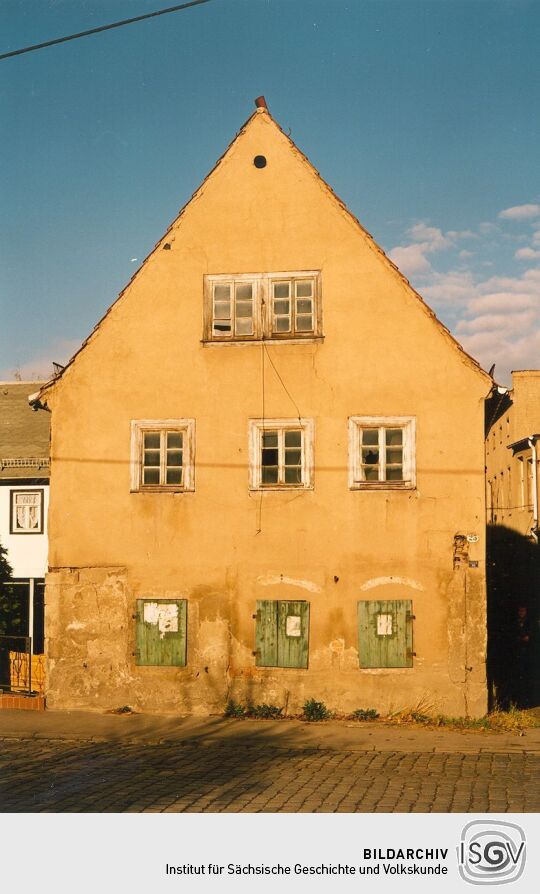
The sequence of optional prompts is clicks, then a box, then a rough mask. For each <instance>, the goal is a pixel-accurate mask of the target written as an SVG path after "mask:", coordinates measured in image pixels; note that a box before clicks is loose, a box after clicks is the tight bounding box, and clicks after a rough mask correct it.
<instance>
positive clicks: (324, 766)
mask: <svg viewBox="0 0 540 894" xmlns="http://www.w3.org/2000/svg"><path fill="white" fill-rule="evenodd" d="M0 811H2V812H22V811H28V812H36V811H37V812H42V811H54V812H59V811H84V812H88V811H90V812H102V811H106V812H115V813H116V812H125V811H127V812H162V811H163V812H226V811H234V812H237V811H245V812H319V811H322V812H346V813H354V812H362V813H364V812H460V813H461V812H469V811H473V812H488V811H489V812H496V813H504V812H507V811H511V812H540V754H538V753H527V752H518V753H500V752H498V753H487V752H485V751H481V752H478V753H476V754H475V753H462V754H460V753H459V752H456V751H452V752H451V753H444V752H442V753H439V752H438V753H433V752H420V751H417V752H413V753H406V752H403V751H400V752H396V751H383V752H378V751H353V750H346V749H339V750H337V749H336V748H325V747H320V746H319V747H317V748H301V747H294V748H286V747H283V746H282V745H281V744H280V745H278V746H276V745H274V744H272V743H271V742H267V743H266V744H264V742H263V741H262V740H261V739H259V740H258V741H257V742H256V743H255V744H246V743H242V742H234V743H233V742H231V741H226V740H225V741H216V742H212V741H210V742H205V743H201V742H194V741H189V740H187V741H183V742H175V743H172V744H171V743H161V744H158V743H155V744H151V743H141V742H118V741H114V742H112V741H107V742H89V741H81V742H73V741H71V742H66V741H59V740H50V739H42V740H39V739H24V740H23V739H15V738H5V739H2V740H0Z"/></svg>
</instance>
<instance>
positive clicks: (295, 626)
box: [286, 615, 302, 636]
mask: <svg viewBox="0 0 540 894" xmlns="http://www.w3.org/2000/svg"><path fill="white" fill-rule="evenodd" d="M286 630H287V636H301V635H302V626H301V623H300V615H287V628H286Z"/></svg>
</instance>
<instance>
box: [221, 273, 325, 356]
mask: <svg viewBox="0 0 540 894" xmlns="http://www.w3.org/2000/svg"><path fill="white" fill-rule="evenodd" d="M320 334H321V300H320V273H319V272H318V271H311V270H310V271H303V272H299V273H253V274H250V273H243V274H238V275H236V276H227V275H216V276H214V275H209V276H206V277H205V334H204V337H205V340H206V341H220V342H221V341H246V340H247V341H249V340H261V339H291V338H295V339H296V338H309V337H311V338H313V337H315V336H319V335H320Z"/></svg>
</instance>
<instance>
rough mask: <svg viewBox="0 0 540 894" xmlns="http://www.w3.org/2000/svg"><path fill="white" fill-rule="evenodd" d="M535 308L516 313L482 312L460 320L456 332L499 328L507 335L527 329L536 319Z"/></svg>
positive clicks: (489, 330)
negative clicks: (471, 317)
mask: <svg viewBox="0 0 540 894" xmlns="http://www.w3.org/2000/svg"><path fill="white" fill-rule="evenodd" d="M535 317H536V313H535V311H534V310H529V311H524V312H523V313H518V314H516V313H514V314H481V315H480V316H479V317H473V319H472V320H460V321H459V323H458V324H457V326H456V332H493V331H494V330H498V331H500V332H502V333H504V334H506V335H509V334H510V333H513V332H520V331H521V330H522V329H526V328H527V327H528V326H530V325H531V323H532V322H533V321H534V319H535Z"/></svg>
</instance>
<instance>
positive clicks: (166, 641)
mask: <svg viewBox="0 0 540 894" xmlns="http://www.w3.org/2000/svg"><path fill="white" fill-rule="evenodd" d="M186 640H187V600H186V599H137V635H136V656H137V658H136V664H137V665H139V666H142V667H145V666H156V665H157V666H161V667H166V666H168V667H171V666H173V667H185V664H186Z"/></svg>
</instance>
